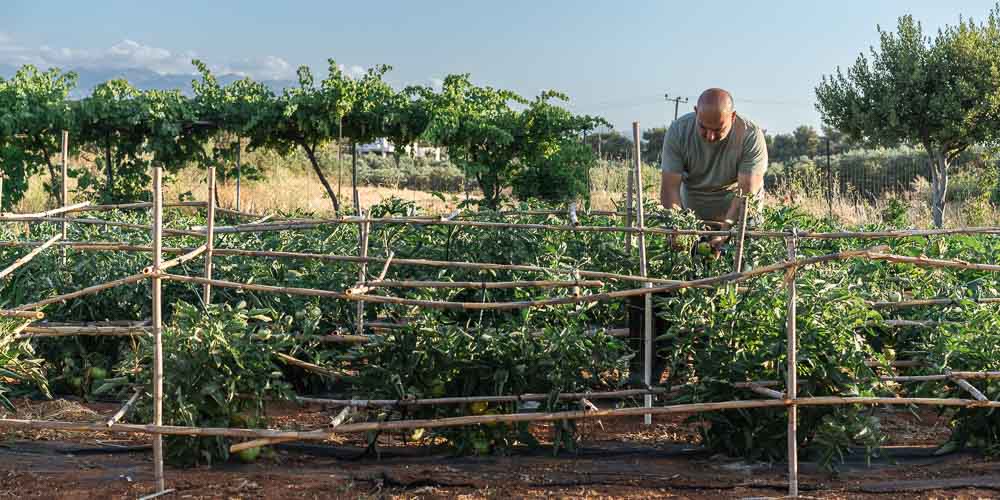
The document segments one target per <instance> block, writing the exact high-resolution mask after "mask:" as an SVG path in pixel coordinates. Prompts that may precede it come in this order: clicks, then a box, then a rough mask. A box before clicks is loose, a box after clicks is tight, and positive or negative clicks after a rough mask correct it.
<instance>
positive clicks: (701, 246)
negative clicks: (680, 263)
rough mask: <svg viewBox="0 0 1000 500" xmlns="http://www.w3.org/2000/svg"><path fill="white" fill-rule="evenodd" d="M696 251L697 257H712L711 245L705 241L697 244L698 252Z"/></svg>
mask: <svg viewBox="0 0 1000 500" xmlns="http://www.w3.org/2000/svg"><path fill="white" fill-rule="evenodd" d="M697 251H698V255H701V256H703V257H707V256H709V255H712V245H709V244H708V242H707V241H703V242H701V243H698V250H697Z"/></svg>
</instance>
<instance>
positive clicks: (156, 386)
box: [150, 165, 166, 491]
mask: <svg viewBox="0 0 1000 500" xmlns="http://www.w3.org/2000/svg"><path fill="white" fill-rule="evenodd" d="M151 236H152V239H153V255H152V257H153V271H154V272H153V273H152V274H151V275H150V276H151V277H152V299H153V300H152V302H153V304H152V310H153V313H152V321H153V425H156V426H160V425H163V289H162V284H161V280H160V272H161V271H160V264H161V263H162V261H163V257H162V249H163V167H162V166H160V165H157V166H155V167H154V168H153V225H152V235H151ZM153 477H154V479H155V480H156V490H157V491H165V490H166V481H165V478H164V475H163V439H162V437H161V436H160V435H156V436H153Z"/></svg>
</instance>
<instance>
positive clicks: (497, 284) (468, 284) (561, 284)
mask: <svg viewBox="0 0 1000 500" xmlns="http://www.w3.org/2000/svg"><path fill="white" fill-rule="evenodd" d="M363 286H365V287H368V288H472V289H481V290H502V289H510V288H572V287H575V286H583V287H594V288H600V287H603V286H604V282H603V281H597V280H580V281H551V280H542V281H413V280H398V281H397V280H382V281H369V282H367V283H365V284H364V285H363Z"/></svg>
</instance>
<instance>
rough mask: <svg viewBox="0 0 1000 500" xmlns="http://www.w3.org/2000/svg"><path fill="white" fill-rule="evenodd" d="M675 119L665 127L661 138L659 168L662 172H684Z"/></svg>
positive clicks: (678, 132)
mask: <svg viewBox="0 0 1000 500" xmlns="http://www.w3.org/2000/svg"><path fill="white" fill-rule="evenodd" d="M676 124H677V122H676V121H675V122H674V123H673V124H672V125H670V128H669V129H667V134H666V137H664V138H663V151H661V154H660V169H661V170H663V171H664V172H670V173H674V174H683V173H684V157H683V156H682V155H681V151H680V149H681V148H680V143H681V141H680V135H681V134H680V130H679V127H677V125H676Z"/></svg>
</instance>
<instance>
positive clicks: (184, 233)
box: [24, 217, 205, 237]
mask: <svg viewBox="0 0 1000 500" xmlns="http://www.w3.org/2000/svg"><path fill="white" fill-rule="evenodd" d="M24 220H25V221H27V222H72V223H74V224H90V225H93V226H109V227H122V228H125V229H136V230H141V231H152V228H151V227H150V226H146V225H143V224H132V223H128V222H118V221H110V220H103V219H85V218H82V217H80V218H64V217H33V218H30V219H24ZM163 234H172V235H175V236H176V235H180V236H201V237H204V236H205V233H204V232H198V231H191V230H188V229H167V228H163Z"/></svg>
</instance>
